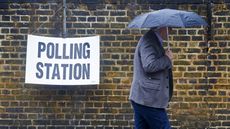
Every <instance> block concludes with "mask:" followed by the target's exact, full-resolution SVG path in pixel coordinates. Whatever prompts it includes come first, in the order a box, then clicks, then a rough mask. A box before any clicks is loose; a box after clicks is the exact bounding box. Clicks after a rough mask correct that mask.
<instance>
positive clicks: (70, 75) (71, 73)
mask: <svg viewBox="0 0 230 129" xmlns="http://www.w3.org/2000/svg"><path fill="white" fill-rule="evenodd" d="M72 75H73V65H72V64H70V65H69V80H72Z"/></svg>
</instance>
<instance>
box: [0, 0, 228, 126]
mask: <svg viewBox="0 0 230 129" xmlns="http://www.w3.org/2000/svg"><path fill="white" fill-rule="evenodd" d="M195 3H196V2H195ZM61 6H62V1H58V2H54V1H53V2H52V1H49V2H45V1H41V3H39V2H36V1H34V2H30V3H29V2H28V0H27V2H24V3H23V2H7V1H5V2H2V3H0V39H1V40H0V129H54V128H55V129H56V128H57V129H91V128H92V129H94V128H96V129H131V128H133V112H132V109H131V106H130V103H129V101H128V95H129V89H130V84H131V81H132V70H133V65H132V64H133V54H134V50H135V46H136V44H137V42H138V39H139V38H140V36H142V35H143V33H144V32H145V30H138V29H128V28H127V24H128V22H129V21H130V20H131V19H132V18H134V17H135V16H136V15H138V14H140V13H144V12H149V11H151V9H153V10H156V9H160V8H165V7H168V8H176V9H183V10H189V11H194V12H197V13H198V14H200V15H202V16H203V17H204V18H205V19H207V17H206V15H207V4H205V3H199V2H198V3H196V4H192V3H180V2H179V4H177V2H173V3H169V2H168V3H167V2H166V3H161V4H160V3H157V2H156V3H152V4H149V3H148V2H141V1H139V0H138V1H137V2H134V1H132V0H128V1H122V0H120V1H119V0H118V1H113V0H108V1H103V2H102V1H101V0H96V1H94V2H92V1H90V0H86V1H81V2H79V1H75V2H74V1H72V2H69V3H67V7H68V8H67V31H68V35H67V36H68V37H79V36H91V35H100V37H101V42H100V46H101V48H100V53H101V55H100V57H101V59H100V63H101V66H100V85H92V86H48V85H29V84H25V83H24V81H25V78H24V76H25V64H26V59H25V57H26V44H27V40H26V39H27V34H35V35H44V36H57V37H58V36H61V34H62V9H61ZM229 9H230V5H229V4H228V3H223V2H222V3H214V4H212V12H211V13H212V26H211V27H212V35H211V36H212V37H211V40H210V41H209V42H207V36H205V34H206V31H205V30H204V29H203V28H186V29H180V28H174V29H173V33H172V34H171V35H170V42H171V46H172V48H173V52H174V62H173V64H174V69H173V74H174V85H175V92H174V97H173V100H172V102H171V103H170V106H169V108H168V113H169V117H170V122H171V124H172V126H173V128H174V129H229V128H230V115H229V114H230V113H229V108H230V103H229V99H230V98H229V95H230V92H229V89H230V79H229V77H230V73H229V71H230V67H229V64H230V61H229V59H230V38H229V34H230V29H229V28H230V23H229V21H230V17H229V14H230V11H229ZM57 10H59V11H57Z"/></svg>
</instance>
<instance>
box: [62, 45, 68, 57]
mask: <svg viewBox="0 0 230 129" xmlns="http://www.w3.org/2000/svg"><path fill="white" fill-rule="evenodd" d="M66 53H67V50H66V44H63V59H69V56H67V55H66Z"/></svg>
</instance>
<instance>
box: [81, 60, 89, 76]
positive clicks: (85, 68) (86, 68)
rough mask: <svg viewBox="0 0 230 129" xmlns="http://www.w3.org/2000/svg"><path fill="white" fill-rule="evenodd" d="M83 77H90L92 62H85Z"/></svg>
mask: <svg viewBox="0 0 230 129" xmlns="http://www.w3.org/2000/svg"><path fill="white" fill-rule="evenodd" d="M82 74H83V75H82V79H85V78H86V79H90V64H89V63H88V64H83V68H82Z"/></svg>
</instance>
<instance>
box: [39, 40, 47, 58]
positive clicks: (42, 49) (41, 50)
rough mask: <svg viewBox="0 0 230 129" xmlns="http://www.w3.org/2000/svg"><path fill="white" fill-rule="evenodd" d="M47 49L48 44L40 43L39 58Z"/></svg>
mask: <svg viewBox="0 0 230 129" xmlns="http://www.w3.org/2000/svg"><path fill="white" fill-rule="evenodd" d="M45 49H46V44H45V43H43V42H38V58H41V53H42V52H44V51H45Z"/></svg>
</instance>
